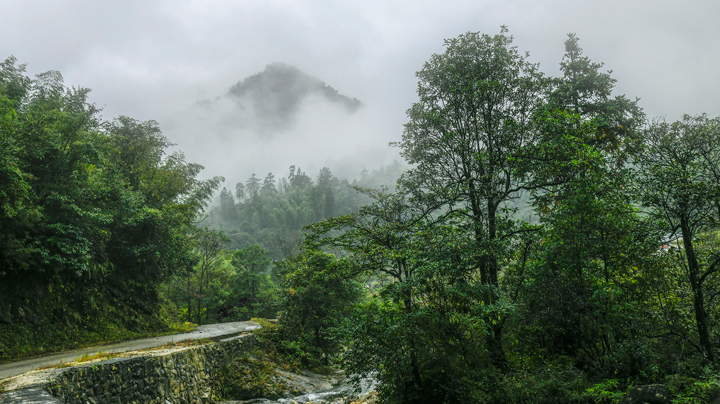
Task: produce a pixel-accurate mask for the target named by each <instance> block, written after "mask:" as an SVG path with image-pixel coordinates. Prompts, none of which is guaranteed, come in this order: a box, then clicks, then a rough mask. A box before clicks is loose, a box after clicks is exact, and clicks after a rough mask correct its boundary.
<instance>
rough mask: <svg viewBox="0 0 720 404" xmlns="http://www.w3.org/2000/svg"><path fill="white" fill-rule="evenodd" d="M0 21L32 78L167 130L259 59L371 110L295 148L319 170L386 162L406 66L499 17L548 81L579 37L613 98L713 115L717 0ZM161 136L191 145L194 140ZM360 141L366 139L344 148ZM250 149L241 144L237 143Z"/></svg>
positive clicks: (2, 49)
mask: <svg viewBox="0 0 720 404" xmlns="http://www.w3.org/2000/svg"><path fill="white" fill-rule="evenodd" d="M0 15H2V16H3V18H2V24H0V58H3V59H4V58H5V57H7V56H10V55H14V56H15V57H17V59H18V60H19V61H20V62H22V63H27V64H28V72H29V73H31V74H35V73H39V72H43V71H47V70H59V71H60V72H61V73H62V74H63V76H64V77H65V81H66V84H67V85H74V86H83V87H89V88H91V89H92V93H91V101H93V102H94V103H96V104H97V105H98V106H100V107H103V108H104V111H103V115H104V116H105V117H106V118H112V117H114V116H117V115H121V114H122V115H129V116H131V117H134V118H137V119H142V120H146V119H155V120H157V121H159V122H160V124H161V127H163V128H165V127H168V126H170V125H168V122H170V121H171V120H172V119H173V117H174V116H175V117H176V116H177V115H178V114H182V113H183V112H182V111H184V110H186V109H187V108H189V107H190V106H191V105H193V104H194V103H196V102H197V101H198V100H201V99H214V98H215V97H217V96H220V95H223V94H225V93H226V92H227V90H228V89H229V88H230V86H232V85H233V84H235V83H236V82H238V81H240V80H242V79H243V78H245V77H247V76H249V75H251V74H254V73H257V72H260V71H262V70H263V69H264V67H265V66H266V65H268V64H269V63H272V62H285V63H288V64H290V65H293V66H296V67H298V68H299V69H301V70H303V71H304V72H306V73H308V74H310V75H312V76H315V77H317V78H319V79H321V80H323V81H325V82H326V83H327V84H328V85H330V86H332V87H334V88H335V89H337V90H338V91H339V92H340V93H341V94H344V95H348V96H350V97H356V98H358V99H360V100H361V101H363V102H364V103H365V104H366V105H367V106H368V109H367V112H365V113H361V114H358V115H356V116H355V117H353V118H352V121H345V120H343V119H344V118H343V119H339V118H338V120H337V123H336V124H335V126H333V130H335V131H337V130H341V128H343V127H348V126H352V127H354V129H352V130H350V131H349V134H348V135H347V136H348V137H346V138H344V139H346V140H347V141H348V142H349V143H348V144H352V145H353V146H352V147H349V148H345V149H342V147H340V146H338V147H340V149H338V150H337V151H335V152H333V151H332V150H323V151H318V153H321V154H322V156H320V155H318V156H312V153H314V152H313V151H307V152H305V151H304V152H303V153H304V154H310V156H308V157H307V161H309V160H310V158H311V157H318V158H321V159H324V161H323V162H320V163H318V164H319V165H322V164H324V163H325V161H331V162H332V161H336V162H339V161H342V160H343V159H344V158H345V157H344V156H345V155H347V154H348V153H351V150H352V148H353V147H359V144H360V143H362V144H363V147H364V148H365V149H364V150H359V149H358V150H357V152H358V154H359V155H363V153H365V154H364V156H366V157H365V158H368V159H371V156H374V157H375V161H372V162H373V163H379V164H387V163H388V162H389V161H387V159H388V158H391V157H387V156H385V155H384V154H383V153H384V152H379V151H377V150H385V149H386V146H385V145H386V144H387V142H388V141H393V140H397V139H399V137H400V135H401V133H402V124H403V123H404V122H405V119H406V118H405V111H406V110H407V109H408V108H409V107H410V105H411V104H412V102H413V101H415V99H416V95H415V86H416V81H415V77H414V72H415V71H417V70H419V69H420V68H421V67H422V64H423V62H424V61H425V60H427V59H428V58H429V56H430V55H431V54H433V53H440V52H442V51H443V47H442V45H443V39H445V38H450V37H455V36H457V35H459V34H461V33H464V32H467V31H481V32H484V33H489V34H495V33H497V32H499V29H500V26H501V25H507V26H508V27H509V29H510V33H511V34H512V35H514V37H515V44H516V45H517V46H518V48H519V49H521V50H526V51H528V52H530V59H531V60H532V61H535V62H539V63H540V64H541V69H542V70H543V71H545V72H546V73H547V74H553V75H555V74H557V72H558V63H559V62H560V59H561V57H562V54H563V50H564V49H563V42H564V40H565V38H566V35H567V33H568V32H574V33H576V34H577V35H578V37H579V38H580V44H581V46H582V47H583V48H584V50H585V54H586V55H587V56H589V57H591V58H592V59H593V60H594V61H598V62H603V63H605V67H606V68H607V69H609V70H613V76H614V77H615V78H616V79H617V80H618V83H617V93H618V94H626V95H627V96H628V97H630V98H635V97H639V98H640V99H641V101H640V103H641V106H642V107H643V108H644V109H645V111H646V113H647V114H648V116H650V117H654V116H665V117H666V118H667V119H668V120H674V119H677V118H679V117H680V116H681V115H682V114H684V113H689V114H696V113H700V112H707V113H709V114H711V115H718V114H719V113H720V96H719V95H720V80H719V78H720V75H719V74H718V72H717V69H718V67H719V66H720V24H718V22H717V21H718V19H719V17H720V2H718V1H713V0H705V1H692V0H686V1H683V2H680V1H659V0H645V1H643V0H622V1H619V0H603V1H598V0H593V1H589V0H547V1H542V0H535V1H530V0H527V1H520V0H518V1H510V0H503V1H500V0H498V1H495V0H493V1H485V0H473V1H451V0H445V1H419V0H415V1H405V0H403V1H389V0H384V1H375V0H365V1H321V0H285V1H282V0H276V1H248V0H244V1H241V0H236V1H230V0H227V1H222V0H214V1H213V0H195V1H192V0H167V1H152V0H150V1H149V0H144V1H135V0H123V1H101V0H63V1H58V0H0ZM315 115H317V111H316V113H315ZM309 116H313V114H309ZM308 119H310V118H308ZM313 119H314V118H313ZM360 120H363V122H360ZM304 127H305V130H318V127H317V125H314V124H313V123H312V122H307V123H305V124H304ZM308 128H310V129H308ZM363 131H372V132H373V133H363ZM166 134H167V135H168V136H169V137H171V140H173V141H176V142H178V143H180V147H181V148H182V147H183V145H184V144H186V148H193V146H192V142H190V143H188V139H187V136H190V135H188V134H180V133H168V132H167V131H166ZM303 136H311V135H303ZM357 137H365V140H363V141H362V142H360V143H357V142H356V143H353V140H352V139H355V140H357V139H356V138H357ZM351 138H352V139H351ZM313 139H314V138H312V137H307V139H305V140H306V141H310V142H312V141H313ZM371 144H372V145H376V146H371ZM257 147H261V146H258V145H257V144H254V143H252V142H245V148H244V150H246V151H248V150H250V151H251V152H252V151H253V150H254V149H256V148H257ZM272 147H273V148H279V147H282V144H281V143H273V144H272ZM293 147H295V148H296V149H295V152H297V151H298V149H297V147H298V145H294V146H293ZM328 147H329V146H328ZM373 147H377V150H376V151H373V150H374V149H373ZM186 152H187V154H188V157H189V159H190V158H191V157H192V159H193V160H201V161H200V162H201V163H203V164H206V165H208V166H209V169H210V171H214V172H212V173H210V174H213V175H215V174H223V175H228V173H222V172H220V171H222V170H223V169H226V170H227V168H224V167H225V166H222V165H220V164H215V166H213V160H218V159H212V158H210V157H208V156H206V155H200V154H198V153H195V154H193V153H194V152H193V151H192V150H186ZM203 153H207V150H204V151H203ZM288 153H289V152H288ZM226 154H232V153H226ZM391 154H392V153H391ZM391 154H388V156H390V155H391ZM290 156H291V154H286V155H284V154H282V153H280V154H279V157H278V158H281V159H287V158H291V157H290ZM379 156H384V157H379ZM225 158H231V156H226V157H225ZM243 158H246V159H247V161H248V163H247V164H245V165H244V166H242V167H240V166H237V167H234V168H232V169H233V170H236V171H237V170H240V171H246V170H248V169H249V168H248V165H251V163H252V164H259V163H256V162H253V161H252V159H251V158H250V157H249V156H245V157H243ZM263 158H265V159H267V158H268V157H267V156H265V157H263ZM333 159H335V160H333ZM292 163H293V162H287V163H282V164H284V165H283V167H285V166H287V165H289V164H292ZM238 167H240V168H238ZM267 167H271V165H270V164H268V165H267ZM265 168H266V167H265V166H264V167H258V171H260V172H259V174H264V173H263V172H262V169H265ZM317 168H319V167H317ZM243 174H244V173H243ZM238 175H241V174H238Z"/></svg>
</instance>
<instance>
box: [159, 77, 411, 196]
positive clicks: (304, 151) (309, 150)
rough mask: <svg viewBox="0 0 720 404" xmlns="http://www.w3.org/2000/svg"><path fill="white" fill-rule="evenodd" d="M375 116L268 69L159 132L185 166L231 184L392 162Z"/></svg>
mask: <svg viewBox="0 0 720 404" xmlns="http://www.w3.org/2000/svg"><path fill="white" fill-rule="evenodd" d="M379 112H381V111H379V110H378V108H377V106H375V107H373V106H370V105H368V106H366V105H364V104H363V103H362V102H360V101H359V100H358V99H357V98H352V97H349V96H346V95H343V94H341V93H340V92H338V90H336V89H335V88H333V87H331V86H330V85H328V84H326V83H325V82H323V81H322V80H320V79H318V78H316V77H313V76H311V75H309V74H307V73H304V72H302V71H301V70H299V69H297V68H296V67H293V66H290V65H288V64H284V63H272V64H270V65H268V66H266V67H265V69H264V70H263V71H261V72H259V73H256V74H252V75H250V76H247V77H246V78H244V79H242V80H240V81H239V82H237V83H236V84H234V85H232V86H230V88H229V89H228V91H227V92H226V93H225V94H223V95H220V96H218V97H216V98H214V99H210V100H204V101H200V102H196V103H195V104H193V105H191V106H189V107H188V108H186V109H185V110H183V111H178V113H177V114H175V115H174V116H171V117H169V118H168V119H166V120H164V121H163V123H162V129H163V132H164V133H165V135H166V136H167V137H168V138H169V139H170V140H171V141H172V142H173V143H176V144H177V147H178V149H180V150H182V151H184V152H185V155H186V157H187V159H188V161H192V162H196V163H200V164H202V165H203V166H205V168H206V170H205V171H203V173H202V174H201V175H202V176H204V177H211V176H216V175H221V176H224V177H225V178H226V179H227V180H228V182H230V183H234V182H237V181H243V180H244V179H245V178H247V177H248V176H250V174H252V173H253V172H259V173H268V172H274V173H281V172H285V171H286V170H287V162H288V161H292V162H295V163H296V164H298V165H300V166H301V167H303V168H305V169H309V170H313V171H315V170H319V169H320V168H322V167H333V170H334V171H336V172H337V174H338V175H343V176H348V177H350V176H352V175H354V174H356V173H357V172H359V171H360V170H361V169H362V167H368V168H378V167H380V166H382V165H386V164H389V163H390V162H392V161H393V159H395V158H397V152H396V151H395V150H391V149H390V148H388V147H387V144H388V142H389V141H392V140H396V139H394V138H393V137H392V133H393V132H395V131H394V130H392V131H389V130H388V128H387V126H386V125H385V124H384V121H383V120H382V119H380V118H379ZM399 132H400V131H399V128H398V130H397V133H399Z"/></svg>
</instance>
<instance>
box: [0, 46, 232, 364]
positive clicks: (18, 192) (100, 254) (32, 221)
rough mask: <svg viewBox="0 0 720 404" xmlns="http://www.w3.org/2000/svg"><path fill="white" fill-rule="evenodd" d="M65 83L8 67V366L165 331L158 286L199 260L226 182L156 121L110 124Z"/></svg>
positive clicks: (1, 209) (1, 104)
mask: <svg viewBox="0 0 720 404" xmlns="http://www.w3.org/2000/svg"><path fill="white" fill-rule="evenodd" d="M88 92H89V90H87V89H83V88H72V89H68V88H66V87H65V86H64V85H63V81H62V76H61V75H60V74H59V73H58V72H47V73H43V74H40V75H38V76H36V78H34V79H31V78H29V77H26V76H25V75H24V66H23V65H18V64H17V63H16V61H15V59H14V58H9V59H7V60H5V61H4V62H2V64H0V189H1V190H2V191H0V228H1V229H2V232H0V296H2V298H1V299H0V361H7V360H9V359H12V358H18V357H23V356H30V355H36V354H39V353H42V352H46V351H50V350H54V349H60V348H68V347H73V346H76V344H87V343H93V342H104V341H108V340H116V339H123V338H128V337H137V336H144V335H150V334H156V333H158V332H167V331H169V330H170V329H169V327H168V324H167V322H168V320H172V319H164V318H162V317H161V316H160V306H159V303H160V300H159V297H158V293H157V286H158V285H159V284H160V283H161V282H162V281H164V280H166V279H168V277H170V276H172V275H174V274H175V273H176V272H178V271H180V270H181V269H182V268H187V267H191V266H193V265H194V262H195V261H196V259H197V257H196V256H195V255H194V254H193V251H192V247H191V245H190V244H189V237H188V234H189V233H190V232H191V230H192V229H193V227H194V226H193V222H194V221H195V220H196V218H197V217H198V214H199V213H200V212H202V210H203V208H204V207H205V206H206V203H207V201H208V200H209V198H210V197H211V196H212V192H213V190H214V189H216V188H217V186H218V184H219V183H220V180H221V178H215V179H212V180H208V181H199V180H197V179H196V175H197V174H198V173H199V172H200V170H201V169H202V167H201V166H199V165H197V164H190V163H187V162H185V159H184V157H183V155H182V154H181V153H173V154H170V155H167V154H166V150H167V148H168V147H169V146H170V145H171V144H170V142H169V141H168V140H167V139H166V138H165V137H164V136H163V135H162V134H161V133H160V130H159V128H158V124H157V123H156V122H153V121H148V122H139V121H136V120H133V119H131V118H128V117H119V118H117V119H115V120H113V121H111V122H103V121H101V120H100V118H99V115H98V112H99V111H98V109H97V108H95V106H94V105H92V104H89V103H88V102H87V95H88Z"/></svg>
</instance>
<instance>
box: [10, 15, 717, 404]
mask: <svg viewBox="0 0 720 404" xmlns="http://www.w3.org/2000/svg"><path fill="white" fill-rule="evenodd" d="M559 67H560V74H559V76H558V77H549V76H546V75H545V74H543V73H542V72H541V70H540V68H539V66H538V65H537V64H534V63H532V62H531V59H530V55H529V54H527V53H524V52H521V51H520V50H518V49H517V48H516V47H515V46H514V45H513V38H512V36H510V35H509V33H508V31H507V29H506V28H505V27H503V28H502V29H501V31H500V33H498V34H496V35H487V34H482V33H475V32H468V33H466V34H463V35H460V36H458V37H456V38H452V39H448V40H446V41H445V50H444V52H442V53H440V54H435V55H432V56H431V57H430V58H429V60H428V61H427V62H426V63H425V64H424V65H423V67H422V69H421V70H420V71H419V72H417V74H416V76H417V79H418V87H417V94H418V100H417V102H415V103H414V104H413V105H412V106H411V107H410V108H409V109H408V111H407V123H406V124H405V127H404V131H403V135H402V139H401V140H400V141H399V142H396V143H394V146H395V147H397V148H398V149H399V150H400V155H401V156H402V157H403V158H404V159H405V161H406V163H407V167H406V166H403V165H402V164H401V163H395V164H392V165H390V166H386V167H383V168H381V169H376V170H372V171H368V170H364V171H363V172H361V173H359V178H356V179H353V180H351V179H348V178H338V177H337V176H336V175H335V174H333V172H332V170H331V168H328V167H324V168H322V169H320V170H319V171H318V172H317V173H309V172H306V171H303V170H302V169H301V168H300V167H298V166H296V165H290V166H289V168H288V170H287V171H286V172H285V173H272V172H270V173H267V174H264V175H263V174H262V173H260V172H259V171H255V172H252V171H251V172H250V175H249V177H247V178H246V179H245V180H243V181H240V182H237V183H236V184H235V185H234V186H232V185H231V186H229V187H228V186H226V187H225V188H222V189H220V182H221V180H222V179H221V178H219V177H216V178H213V179H210V180H205V181H201V180H198V179H197V176H198V174H199V173H200V170H201V169H202V167H201V166H199V165H197V164H192V163H188V162H186V161H185V158H184V156H183V155H182V153H179V152H176V153H170V152H169V151H168V150H169V147H171V143H170V141H169V140H168V139H167V138H166V137H165V136H164V135H163V134H162V133H161V131H160V128H159V125H158V124H157V123H156V122H154V121H145V122H143V121H137V120H134V119H132V118H129V117H124V116H121V117H118V118H116V119H114V120H112V121H103V120H101V119H100V118H99V116H98V110H97V108H96V107H95V106H94V105H92V104H90V103H89V102H88V98H87V95H88V91H89V90H86V89H82V88H80V89H75V88H70V89H69V88H66V87H65V86H64V84H63V82H62V77H61V76H60V74H59V73H57V72H48V73H44V74H41V75H38V76H37V77H36V78H34V79H33V78H29V77H27V76H25V74H24V66H23V65H18V64H17V62H16V60H15V59H14V58H9V59H7V60H5V61H4V62H3V63H2V64H0V134H1V135H2V136H1V137H0V185H1V188H0V225H1V226H2V227H1V231H0V265H1V266H0V293H1V294H2V299H0V344H2V345H0V348H2V349H3V351H2V352H11V353H10V354H7V357H10V356H11V355H12V356H13V357H17V356H22V354H27V353H26V352H31V353H36V352H42V351H43V348H42V345H44V344H47V345H48V346H52V347H54V348H57V347H61V346H71V345H72V344H73V343H75V342H76V341H80V340H84V341H93V340H99V339H101V338H106V337H107V336H108V335H119V336H122V337H127V336H133V335H140V334H143V333H150V332H158V331H166V330H168V327H169V325H168V324H170V323H173V322H178V321H179V322H182V321H192V322H194V323H197V324H204V323H208V322H215V321H217V322H222V321H236V320H247V319H250V318H253V317H276V318H278V322H277V325H273V326H272V328H269V329H268V330H266V334H265V336H264V337H263V338H266V339H264V340H263V344H265V345H266V347H270V348H271V349H272V351H273V353H274V354H276V355H282V356H283V357H284V358H286V359H287V360H288V361H289V362H292V363H293V364H295V365H296V366H301V367H306V368H327V367H330V366H333V365H339V366H341V367H342V368H343V369H344V371H345V373H346V374H347V375H349V376H350V377H351V378H352V379H353V381H355V382H359V381H360V380H362V379H363V378H367V377H371V378H373V379H375V380H376V381H377V383H378V384H377V389H378V390H379V392H380V398H381V399H382V400H383V402H387V403H427V402H433V403H434V402H437V403H469V402H471V403H615V402H618V400H620V399H621V398H622V397H623V396H624V395H625V394H626V393H627V392H628V391H629V390H630V389H632V388H633V386H642V385H649V384H663V385H664V386H666V387H667V389H668V391H669V392H670V394H671V395H672V398H673V400H674V402H678V403H696V402H711V401H712V400H714V399H716V398H717V397H719V396H720V376H718V374H717V369H718V352H717V350H718V348H719V347H720V300H718V296H720V288H718V276H719V275H718V274H720V239H719V236H718V230H719V226H720V168H719V167H720V118H712V117H710V116H708V115H706V114H700V115H695V116H690V115H686V116H684V117H683V119H682V120H680V121H678V122H673V123H667V122H665V121H664V120H662V119H655V120H650V121H648V119H647V117H646V116H645V115H644V113H643V110H642V109H641V107H640V103H639V100H637V99H636V100H632V99H630V98H628V97H626V96H624V95H615V94H614V88H615V84H616V81H615V79H614V78H613V77H612V75H611V73H610V72H605V71H603V70H602V69H603V65H602V63H598V62H594V61H592V60H591V59H590V58H589V57H587V56H585V55H584V52H583V49H582V48H581V46H580V42H579V39H578V38H577V37H576V36H575V35H573V34H570V35H569V36H568V38H567V40H566V41H565V54H564V56H563V58H562V60H561V61H560V63H559ZM268 77H273V78H272V79H269V78H268ZM310 93H314V94H315V95H316V96H320V97H325V98H327V99H329V100H331V101H332V102H337V103H339V104H341V105H342V106H343V107H344V108H347V110H348V111H355V110H356V109H357V108H358V106H359V105H360V104H359V102H357V100H354V99H350V98H347V97H344V96H341V95H339V94H338V93H337V92H336V91H335V90H333V89H332V88H330V87H328V86H326V85H325V84H324V83H322V82H321V81H319V80H316V79H312V78H311V77H309V76H306V75H304V74H302V73H300V72H299V71H298V70H296V69H294V68H291V67H288V66H285V65H271V66H269V67H268V68H267V69H266V71H265V72H263V73H260V74H258V75H255V76H252V77H250V78H248V79H246V80H244V81H242V82H240V83H238V84H237V85H236V86H234V87H233V89H232V90H231V91H230V94H229V96H232V97H238V100H240V99H242V102H246V103H249V104H248V105H253V107H252V108H255V109H256V110H258V111H260V116H261V118H262V117H265V118H267V119H269V120H270V121H268V122H269V123H268V125H271V126H272V125H277V127H274V128H273V130H277V129H278V128H282V127H283V125H286V124H289V123H290V122H291V121H292V117H293V116H294V114H295V113H297V111H298V108H299V107H298V105H300V102H301V99H302V98H303V97H305V96H306V95H307V94H310ZM288 94H289V95H288ZM281 95H282V96H281ZM263 111H264V112H263ZM265 112H267V115H262V114H263V113H265ZM275 116H280V117H281V119H280V120H279V121H278V122H274V121H272V119H270V117H275ZM265 118H262V119H265ZM261 121H262V120H261ZM271 121H272V122H271ZM288 163H289V164H292V162H288ZM230 174H238V173H230ZM243 175H246V174H243ZM216 190H219V193H218V196H217V199H216V202H215V203H214V205H213V206H212V207H211V208H208V203H209V202H210V199H211V197H212V194H213V192H214V191H216ZM39 328H41V329H48V328H51V329H52V330H54V331H53V332H50V333H48V334H41V333H39V332H38V331H37V330H38V329H39ZM18 335H21V337H18ZM61 336H64V337H61ZM58 338H61V339H62V341H60V342H59V343H58V342H57V341H53V339H58ZM53 344H54V345H53ZM5 358H6V356H0V360H4V359H5Z"/></svg>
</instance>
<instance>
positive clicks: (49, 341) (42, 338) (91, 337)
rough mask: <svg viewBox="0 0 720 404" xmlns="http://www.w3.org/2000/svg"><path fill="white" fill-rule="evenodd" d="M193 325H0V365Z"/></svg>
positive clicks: (189, 328) (186, 329)
mask: <svg viewBox="0 0 720 404" xmlns="http://www.w3.org/2000/svg"><path fill="white" fill-rule="evenodd" d="M196 327H197V325H195V324H193V323H187V322H186V323H178V324H162V323H160V322H155V324H152V321H148V322H147V324H145V326H144V327H141V330H140V331H131V330H128V329H126V328H124V327H122V325H121V324H114V323H112V322H103V320H102V319H101V320H98V321H97V325H96V326H95V327H93V328H90V327H88V326H83V325H79V326H74V327H72V326H68V325H67V324H64V323H61V324H39V325H38V326H29V325H26V324H12V325H3V326H0V364H2V363H8V362H12V361H17V360H22V359H29V358H33V357H38V356H42V355H46V354H50V353H54V352H61V351H65V350H70V349H79V348H89V347H93V346H101V345H105V344H109V343H115V342H121V341H127V340H132V339H138V338H148V337H158V336H164V335H173V334H179V333H184V332H189V331H192V330H194V329H195V328H196Z"/></svg>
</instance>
